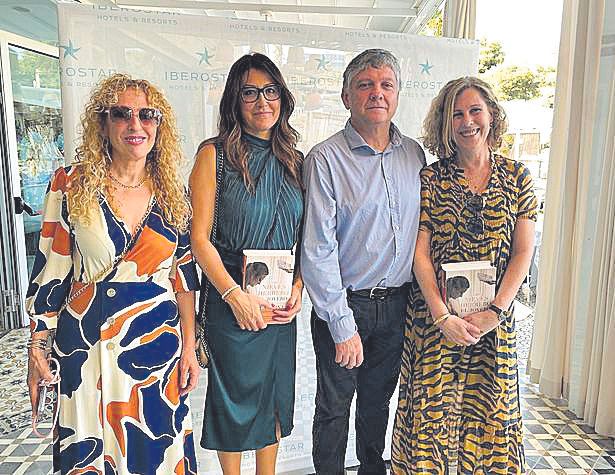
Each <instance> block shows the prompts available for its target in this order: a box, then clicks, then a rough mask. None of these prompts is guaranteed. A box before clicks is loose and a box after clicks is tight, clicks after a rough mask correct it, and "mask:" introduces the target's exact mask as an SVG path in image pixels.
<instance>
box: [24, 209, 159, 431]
mask: <svg viewBox="0 0 615 475" xmlns="http://www.w3.org/2000/svg"><path fill="white" fill-rule="evenodd" d="M154 203H155V198H152V200H150V203H149V206H148V207H147V210H146V211H145V214H144V215H143V217H142V218H141V221H139V224H138V225H137V227H136V228H135V231H134V232H133V233H132V236H131V238H130V240H128V241H127V242H126V244H125V245H124V249H123V250H122V253H121V254H120V255H119V256H117V257H116V258H115V259H114V260H113V261H112V262H111V263H110V264H108V265H107V266H105V268H104V269H102V270H101V271H100V272H98V273H97V274H96V275H95V276H94V277H93V278H92V279H91V280H89V281H88V282H87V283H85V285H84V286H83V287H81V288H80V289H79V290H77V291H76V292H74V293H70V294H69V295H68V297H67V298H66V300H65V301H64V303H63V304H62V306H61V307H60V310H58V315H60V314H61V313H62V312H63V311H64V310H65V309H66V307H68V306H69V305H70V303H71V302H73V301H74V300H75V299H76V298H77V297H79V296H80V295H81V294H83V292H85V291H86V290H87V289H88V288H89V287H90V286H91V285H93V284H95V283H97V282H101V281H102V279H103V277H104V276H106V275H107V274H108V273H109V272H111V271H112V270H113V269H115V268H116V267H117V265H118V264H119V263H120V262H121V261H122V260H124V258H125V257H126V255H127V254H128V251H129V250H130V249H131V248H132V246H133V245H134V243H135V242H136V241H137V239H138V237H139V236H140V235H141V230H142V229H143V225H144V224H145V222H146V221H147V218H148V217H149V215H150V212H151V211H152V208H153V206H154ZM54 339H55V329H53V330H49V333H48V336H47V341H46V343H45V350H44V351H45V356H46V358H47V359H48V360H49V362H50V363H53V365H54V366H55V369H53V370H52V374H53V376H54V377H53V380H52V381H51V382H50V383H49V384H48V385H42V386H41V391H40V392H39V401H38V409H37V414H36V417H34V416H33V417H32V431H33V432H34V433H35V434H36V435H37V436H38V437H41V438H43V439H44V438H46V437H49V435H51V434H52V433H53V431H54V429H55V426H56V424H57V422H58V415H59V413H60V362H59V361H58V360H57V359H55V358H53V357H52V356H51V349H52V348H53V342H54ZM53 385H56V386H57V387H56V403H55V408H54V411H53V419H52V422H51V430H50V431H49V432H48V433H47V434H42V433H41V432H40V431H39V430H38V427H37V426H38V421H39V420H40V414H41V412H42V411H43V410H44V408H45V406H46V399H47V394H48V388H49V386H53Z"/></svg>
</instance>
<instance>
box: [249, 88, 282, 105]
mask: <svg viewBox="0 0 615 475" xmlns="http://www.w3.org/2000/svg"><path fill="white" fill-rule="evenodd" d="M261 93H262V94H263V97H264V98H265V99H266V100H267V101H277V100H278V99H279V98H280V86H278V85H277V84H269V85H267V86H265V87H254V86H246V87H243V88H241V100H242V101H243V102H245V103H246V104H251V103H253V102H256V101H258V96H260V95H261Z"/></svg>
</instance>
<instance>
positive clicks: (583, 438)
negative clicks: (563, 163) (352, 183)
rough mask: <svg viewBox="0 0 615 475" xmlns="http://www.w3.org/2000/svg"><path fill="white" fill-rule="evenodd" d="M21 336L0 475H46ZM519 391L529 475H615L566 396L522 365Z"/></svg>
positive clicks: (9, 355) (12, 338) (0, 437)
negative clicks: (541, 388) (534, 379)
mask: <svg viewBox="0 0 615 475" xmlns="http://www.w3.org/2000/svg"><path fill="white" fill-rule="evenodd" d="M532 325H533V315H532V316H530V317H528V318H526V319H525V320H523V321H522V322H520V324H519V328H518V334H519V335H520V339H519V342H520V348H519V355H520V356H521V355H524V354H527V350H528V348H527V345H529V337H528V335H531V328H532ZM26 339H27V330H26V329H24V330H18V331H14V332H10V333H9V334H7V335H4V336H3V337H0V348H1V349H0V361H1V363H0V388H4V389H5V390H4V392H2V394H0V475H9V474H10V475H21V474H26V475H39V474H40V475H47V474H48V473H49V470H50V467H51V458H52V455H51V447H50V446H49V442H48V441H49V439H45V440H41V439H39V438H37V437H34V436H33V434H32V431H31V430H30V429H29V427H28V425H29V422H30V413H29V411H28V408H29V401H28V399H27V391H26V390H25V381H24V380H25V364H24V363H23V362H25V356H26V353H25V349H24V347H25V346H24V345H25V341H26ZM522 345H526V346H525V347H522ZM519 366H520V368H523V367H524V366H525V362H524V361H523V360H520V365H519ZM7 388H8V389H7ZM0 391H1V390H0ZM520 393H521V412H522V416H523V420H524V431H525V433H524V446H525V453H526V462H527V467H528V472H527V473H528V474H532V475H582V474H583V475H585V474H610V475H615V446H614V441H613V440H612V439H608V438H605V437H604V436H601V435H599V434H596V432H595V431H594V430H593V428H592V427H590V426H588V425H585V424H584V423H583V421H582V420H580V419H579V418H577V417H576V415H575V414H574V413H572V412H571V411H569V410H568V409H567V406H566V401H565V400H562V399H548V398H544V397H542V396H541V395H540V393H539V392H538V387H537V386H536V385H533V384H531V383H530V382H529V380H528V378H527V376H525V375H524V371H523V369H521V371H520ZM3 398H6V399H3ZM18 404H21V405H22V406H20V407H21V408H22V410H21V411H19V410H18V411H16V412H7V410H8V411H10V408H13V409H15V408H16V407H18V406H17V405H18ZM24 408H25V409H24ZM3 415H4V417H3ZM41 430H43V431H44V432H47V430H49V423H43V424H41ZM347 473H348V474H352V475H354V474H355V473H356V468H353V469H348V471H347Z"/></svg>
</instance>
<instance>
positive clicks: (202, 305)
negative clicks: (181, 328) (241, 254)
mask: <svg viewBox="0 0 615 475" xmlns="http://www.w3.org/2000/svg"><path fill="white" fill-rule="evenodd" d="M215 147H216V197H215V203H214V219H213V222H212V224H211V236H210V238H209V241H210V242H211V244H212V245H214V246H215V245H216V238H217V232H218V215H219V214H220V189H221V187H222V180H223V178H224V149H223V147H222V144H221V143H220V142H216V143H215ZM210 286H211V282H210V281H209V279H208V278H207V276H206V275H205V272H203V276H202V279H201V293H200V296H199V315H198V320H199V321H198V323H199V325H201V331H204V328H205V318H206V307H207V295H208V294H209V287H210Z"/></svg>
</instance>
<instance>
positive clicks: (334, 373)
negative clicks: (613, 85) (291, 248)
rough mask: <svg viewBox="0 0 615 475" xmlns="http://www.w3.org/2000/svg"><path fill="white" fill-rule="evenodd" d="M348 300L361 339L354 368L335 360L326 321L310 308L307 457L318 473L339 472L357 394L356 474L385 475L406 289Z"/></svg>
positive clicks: (341, 466)
mask: <svg viewBox="0 0 615 475" xmlns="http://www.w3.org/2000/svg"><path fill="white" fill-rule="evenodd" d="M348 304H349V306H350V308H351V309H352V311H353V312H354V316H355V321H356V324H357V328H358V331H359V335H360V336H361V341H362V343H363V355H364V358H365V359H364V361H363V364H362V365H361V366H359V367H358V368H353V369H346V368H342V367H340V366H339V365H338V364H337V363H335V343H334V342H333V339H332V338H331V333H330V332H329V327H328V326H327V323H326V322H324V321H323V320H321V319H320V318H318V317H317V315H316V313H315V312H314V311H313V310H312V321H311V325H312V341H313V343H314V351H315V353H316V376H317V389H316V412H315V414H314V425H313V427H312V438H313V448H312V457H313V460H314V467H315V468H316V473H317V474H318V475H325V474H326V475H339V474H343V473H344V459H345V455H346V444H347V441H348V423H349V416H350V405H351V403H352V398H353V396H354V393H355V390H356V392H357V404H356V415H355V430H356V437H357V440H356V444H357V446H356V447H357V456H358V459H359V462H361V468H360V469H359V475H366V474H370V475H371V474H374V475H376V474H377V475H380V474H382V475H384V474H386V468H385V464H384V460H383V459H382V453H383V451H384V444H385V440H384V439H385V436H386V429H387V422H388V417H389V401H390V399H391V396H392V395H393V392H394V391H395V386H396V385H397V380H398V378H399V370H400V366H401V353H402V349H403V340H404V323H405V319H406V305H407V296H406V292H402V293H399V294H397V295H393V296H389V297H387V298H386V299H385V300H370V299H369V298H366V297H360V296H357V295H351V296H349V298H348Z"/></svg>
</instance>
